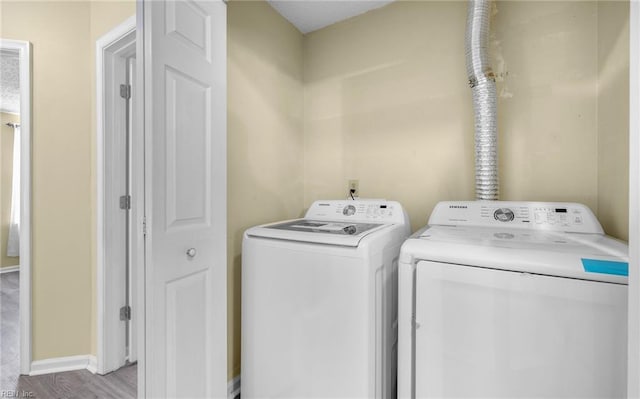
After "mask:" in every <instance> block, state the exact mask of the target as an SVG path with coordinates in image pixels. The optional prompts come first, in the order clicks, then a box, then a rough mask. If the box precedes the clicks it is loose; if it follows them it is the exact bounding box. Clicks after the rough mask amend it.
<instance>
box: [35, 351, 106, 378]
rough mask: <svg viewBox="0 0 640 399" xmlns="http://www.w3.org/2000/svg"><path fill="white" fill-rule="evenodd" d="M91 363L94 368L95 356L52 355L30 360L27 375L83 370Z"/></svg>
mask: <svg viewBox="0 0 640 399" xmlns="http://www.w3.org/2000/svg"><path fill="white" fill-rule="evenodd" d="M92 358H93V359H92ZM92 363H93V367H94V370H95V364H96V360H95V356H93V355H78V356H66V357H54V358H51V359H44V360H36V361H33V362H31V372H30V373H29V375H42V374H51V373H61V372H63V371H73V370H84V369H89V367H90V365H91V364H92ZM89 371H91V370H89Z"/></svg>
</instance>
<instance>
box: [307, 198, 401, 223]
mask: <svg viewBox="0 0 640 399" xmlns="http://www.w3.org/2000/svg"><path fill="white" fill-rule="evenodd" d="M305 218H306V219H319V220H336V221H367V222H373V223H375V222H378V223H405V213H404V209H402V205H400V204H399V203H398V202H396V201H386V200H360V199H358V200H355V201H353V200H335V201H316V202H314V203H313V204H311V206H310V207H309V210H308V211H307V213H306V215H305Z"/></svg>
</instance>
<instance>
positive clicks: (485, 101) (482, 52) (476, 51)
mask: <svg viewBox="0 0 640 399" xmlns="http://www.w3.org/2000/svg"><path fill="white" fill-rule="evenodd" d="M490 16H491V0H470V1H469V8H468V12H467V32H466V35H465V50H466V55H467V57H466V59H467V76H468V77H469V85H470V86H471V91H472V93H473V109H474V111H475V143H476V144H475V147H476V150H475V153H476V199H479V200H496V199H498V133H497V120H496V81H495V76H494V74H493V70H492V69H491V65H490V63H489V52H488V44H489V19H490Z"/></svg>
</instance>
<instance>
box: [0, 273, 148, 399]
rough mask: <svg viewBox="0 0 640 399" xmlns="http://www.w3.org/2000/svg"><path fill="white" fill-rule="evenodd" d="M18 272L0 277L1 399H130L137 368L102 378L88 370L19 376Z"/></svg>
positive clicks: (135, 380) (134, 395)
mask: <svg viewBox="0 0 640 399" xmlns="http://www.w3.org/2000/svg"><path fill="white" fill-rule="evenodd" d="M19 282H20V277H19V272H10V273H4V274H0V312H1V313H2V315H1V316H2V318H1V320H0V363H1V366H0V398H16V399H18V398H38V399H112V398H113V399H129V398H131V399H133V398H135V397H136V385H137V374H138V373H137V366H136V365H135V364H134V365H131V366H127V367H123V368H121V369H120V370H117V371H114V372H113V373H109V374H107V375H104V376H100V375H94V374H91V373H90V372H88V371H87V370H78V371H67V372H64V373H54V374H47V375H40V376H33V377H28V376H21V375H19V370H20V349H19V347H20V345H19V342H20V341H19V334H20V330H19V328H18V322H19Z"/></svg>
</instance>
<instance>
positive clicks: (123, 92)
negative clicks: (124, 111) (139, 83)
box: [120, 85, 131, 100]
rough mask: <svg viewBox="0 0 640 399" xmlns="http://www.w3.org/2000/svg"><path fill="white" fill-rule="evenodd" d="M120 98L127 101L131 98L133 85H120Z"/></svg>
mask: <svg viewBox="0 0 640 399" xmlns="http://www.w3.org/2000/svg"><path fill="white" fill-rule="evenodd" d="M120 97H122V98H124V99H125V100H128V99H130V98H131V85H120Z"/></svg>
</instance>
